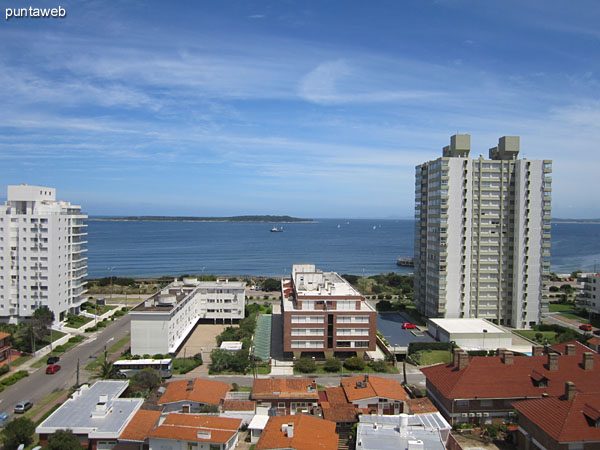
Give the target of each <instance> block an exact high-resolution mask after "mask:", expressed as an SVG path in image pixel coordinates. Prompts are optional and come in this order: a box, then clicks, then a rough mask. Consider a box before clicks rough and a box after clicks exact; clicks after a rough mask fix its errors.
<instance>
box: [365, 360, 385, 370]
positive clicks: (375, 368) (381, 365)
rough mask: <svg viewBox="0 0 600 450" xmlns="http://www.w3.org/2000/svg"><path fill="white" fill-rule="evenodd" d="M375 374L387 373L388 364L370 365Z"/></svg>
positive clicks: (377, 362)
mask: <svg viewBox="0 0 600 450" xmlns="http://www.w3.org/2000/svg"><path fill="white" fill-rule="evenodd" d="M369 365H370V366H371V367H372V368H373V370H374V371H375V372H385V371H386V370H387V364H386V363H385V361H383V360H380V361H374V362H372V363H370V364H369Z"/></svg>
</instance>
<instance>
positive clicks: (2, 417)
mask: <svg viewBox="0 0 600 450" xmlns="http://www.w3.org/2000/svg"><path fill="white" fill-rule="evenodd" d="M6 422H8V414H6V413H2V414H0V428H1V427H3V426H4V425H6Z"/></svg>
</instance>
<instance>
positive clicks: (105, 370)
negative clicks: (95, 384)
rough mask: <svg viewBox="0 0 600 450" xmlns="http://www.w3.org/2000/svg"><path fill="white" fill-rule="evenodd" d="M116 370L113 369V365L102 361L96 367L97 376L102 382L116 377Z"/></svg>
mask: <svg viewBox="0 0 600 450" xmlns="http://www.w3.org/2000/svg"><path fill="white" fill-rule="evenodd" d="M117 373H118V370H117V368H116V367H115V365H114V363H112V362H111V361H108V360H106V359H105V360H104V361H102V364H100V366H99V367H98V371H97V376H98V378H102V379H103V380H108V379H110V378H116V377H117Z"/></svg>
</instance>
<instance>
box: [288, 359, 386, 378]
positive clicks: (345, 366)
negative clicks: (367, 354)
mask: <svg viewBox="0 0 600 450" xmlns="http://www.w3.org/2000/svg"><path fill="white" fill-rule="evenodd" d="M344 372H345V373H398V369H397V368H396V367H395V366H394V365H393V363H392V362H391V360H386V361H371V362H368V363H367V362H366V361H365V360H364V359H363V358H360V357H358V356H353V357H351V358H347V359H346V360H345V361H343V362H342V361H341V360H339V359H337V358H329V359H327V360H326V361H325V362H324V363H322V364H321V363H317V362H316V361H314V360H313V359H312V358H300V359H299V360H298V361H296V364H295V366H294V373H295V374H309V373H311V374H313V373H316V374H326V375H332V374H339V373H344Z"/></svg>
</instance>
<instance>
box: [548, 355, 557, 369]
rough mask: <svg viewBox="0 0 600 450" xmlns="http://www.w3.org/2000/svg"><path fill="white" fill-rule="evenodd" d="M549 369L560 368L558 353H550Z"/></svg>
mask: <svg viewBox="0 0 600 450" xmlns="http://www.w3.org/2000/svg"><path fill="white" fill-rule="evenodd" d="M548 370H549V371H550V372H556V371H557V370H558V354H557V353H548Z"/></svg>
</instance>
